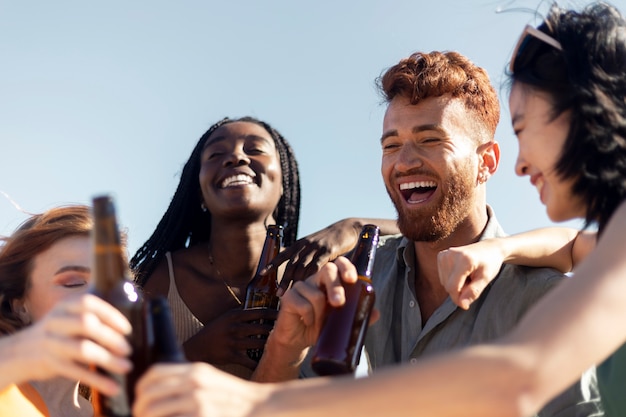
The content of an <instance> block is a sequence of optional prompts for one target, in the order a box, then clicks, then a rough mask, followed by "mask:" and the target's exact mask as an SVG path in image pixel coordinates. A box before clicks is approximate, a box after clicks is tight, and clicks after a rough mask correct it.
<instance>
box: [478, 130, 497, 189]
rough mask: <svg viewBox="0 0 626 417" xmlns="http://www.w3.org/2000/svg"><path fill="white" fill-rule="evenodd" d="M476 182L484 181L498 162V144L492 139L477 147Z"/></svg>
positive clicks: (494, 169) (495, 168)
mask: <svg viewBox="0 0 626 417" xmlns="http://www.w3.org/2000/svg"><path fill="white" fill-rule="evenodd" d="M478 158H479V163H478V182H479V183H481V184H482V183H484V182H486V181H487V180H488V179H489V177H490V176H491V175H493V174H494V173H495V172H496V170H497V169H498V165H499V164H500V144H498V142H497V141H495V140H492V141H489V142H487V143H483V144H482V145H480V146H479V147H478Z"/></svg>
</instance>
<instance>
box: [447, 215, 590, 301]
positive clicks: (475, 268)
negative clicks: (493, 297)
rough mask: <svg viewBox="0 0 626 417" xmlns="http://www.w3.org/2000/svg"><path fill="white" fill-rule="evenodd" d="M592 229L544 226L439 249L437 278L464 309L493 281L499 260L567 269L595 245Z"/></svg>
mask: <svg viewBox="0 0 626 417" xmlns="http://www.w3.org/2000/svg"><path fill="white" fill-rule="evenodd" d="M595 240H596V233H595V232H584V231H583V232H580V231H577V230H575V229H571V228H564V227H547V228H542V229H536V230H532V231H529V232H524V233H519V234H516V235H511V236H507V237H502V238H492V239H485V240H482V241H480V242H476V243H473V244H471V245H466V246H460V247H454V248H450V249H447V250H444V251H441V252H440V253H439V255H438V257H437V263H438V267H439V279H440V281H441V284H442V285H443V286H444V287H445V288H446V290H447V291H448V293H449V294H450V298H451V299H452V301H454V302H455V303H456V304H457V305H458V306H459V307H461V308H464V309H467V308H469V306H470V304H471V303H472V302H473V301H474V300H476V299H477V298H478V297H479V296H480V294H481V293H482V291H483V290H484V289H485V287H486V286H487V285H488V284H489V283H490V282H491V280H493V279H494V278H495V277H496V275H497V274H498V271H499V270H500V267H501V266H502V263H505V262H506V263H511V264H517V265H526V266H537V267H552V268H555V269H558V270H559V271H561V272H569V271H571V270H572V269H573V267H574V266H575V265H576V264H577V263H579V262H580V260H581V259H582V258H584V257H585V256H586V255H587V254H588V253H589V252H591V250H593V248H594V246H595Z"/></svg>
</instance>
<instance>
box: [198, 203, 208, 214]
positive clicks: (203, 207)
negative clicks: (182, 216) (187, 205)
mask: <svg viewBox="0 0 626 417" xmlns="http://www.w3.org/2000/svg"><path fill="white" fill-rule="evenodd" d="M200 209H201V210H202V211H203V212H204V213H206V212H207V211H209V209H208V208H207V207H206V204H204V201H203V202H202V203H200Z"/></svg>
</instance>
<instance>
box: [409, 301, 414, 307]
mask: <svg viewBox="0 0 626 417" xmlns="http://www.w3.org/2000/svg"><path fill="white" fill-rule="evenodd" d="M409 307H411V308H413V307H415V301H413V300H411V301H409Z"/></svg>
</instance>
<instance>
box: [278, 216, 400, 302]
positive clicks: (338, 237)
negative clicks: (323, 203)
mask: <svg viewBox="0 0 626 417" xmlns="http://www.w3.org/2000/svg"><path fill="white" fill-rule="evenodd" d="M366 224H375V225H377V226H378V227H379V228H380V234H381V235H391V234H396V233H400V231H399V230H398V226H397V225H396V221H395V220H391V219H374V218H361V217H350V218H346V219H343V220H339V221H337V222H335V223H333V224H331V225H330V226H327V227H325V228H324V229H322V230H319V231H317V232H315V233H311V234H310V235H308V236H305V237H303V238H301V239H299V240H297V241H296V242H295V243H294V244H293V245H291V246H290V247H288V248H286V249H285V250H283V251H282V252H281V253H280V254H278V256H277V257H276V258H274V260H272V262H271V263H270V266H271V267H277V266H278V265H281V264H283V263H285V262H287V264H286V266H285V272H284V274H283V278H282V281H281V282H280V288H281V293H282V292H284V290H286V289H287V288H288V287H289V285H290V284H291V283H292V282H295V281H303V280H305V279H306V278H307V277H309V276H311V275H313V274H314V273H316V272H317V271H319V270H320V268H321V267H322V266H324V265H325V264H326V263H327V262H330V261H332V260H334V259H336V258H337V257H338V256H341V255H344V254H345V253H347V252H348V251H350V250H351V249H352V248H353V247H354V245H355V244H356V241H357V238H358V236H359V232H360V231H361V229H362V228H363V226H364V225H366Z"/></svg>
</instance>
